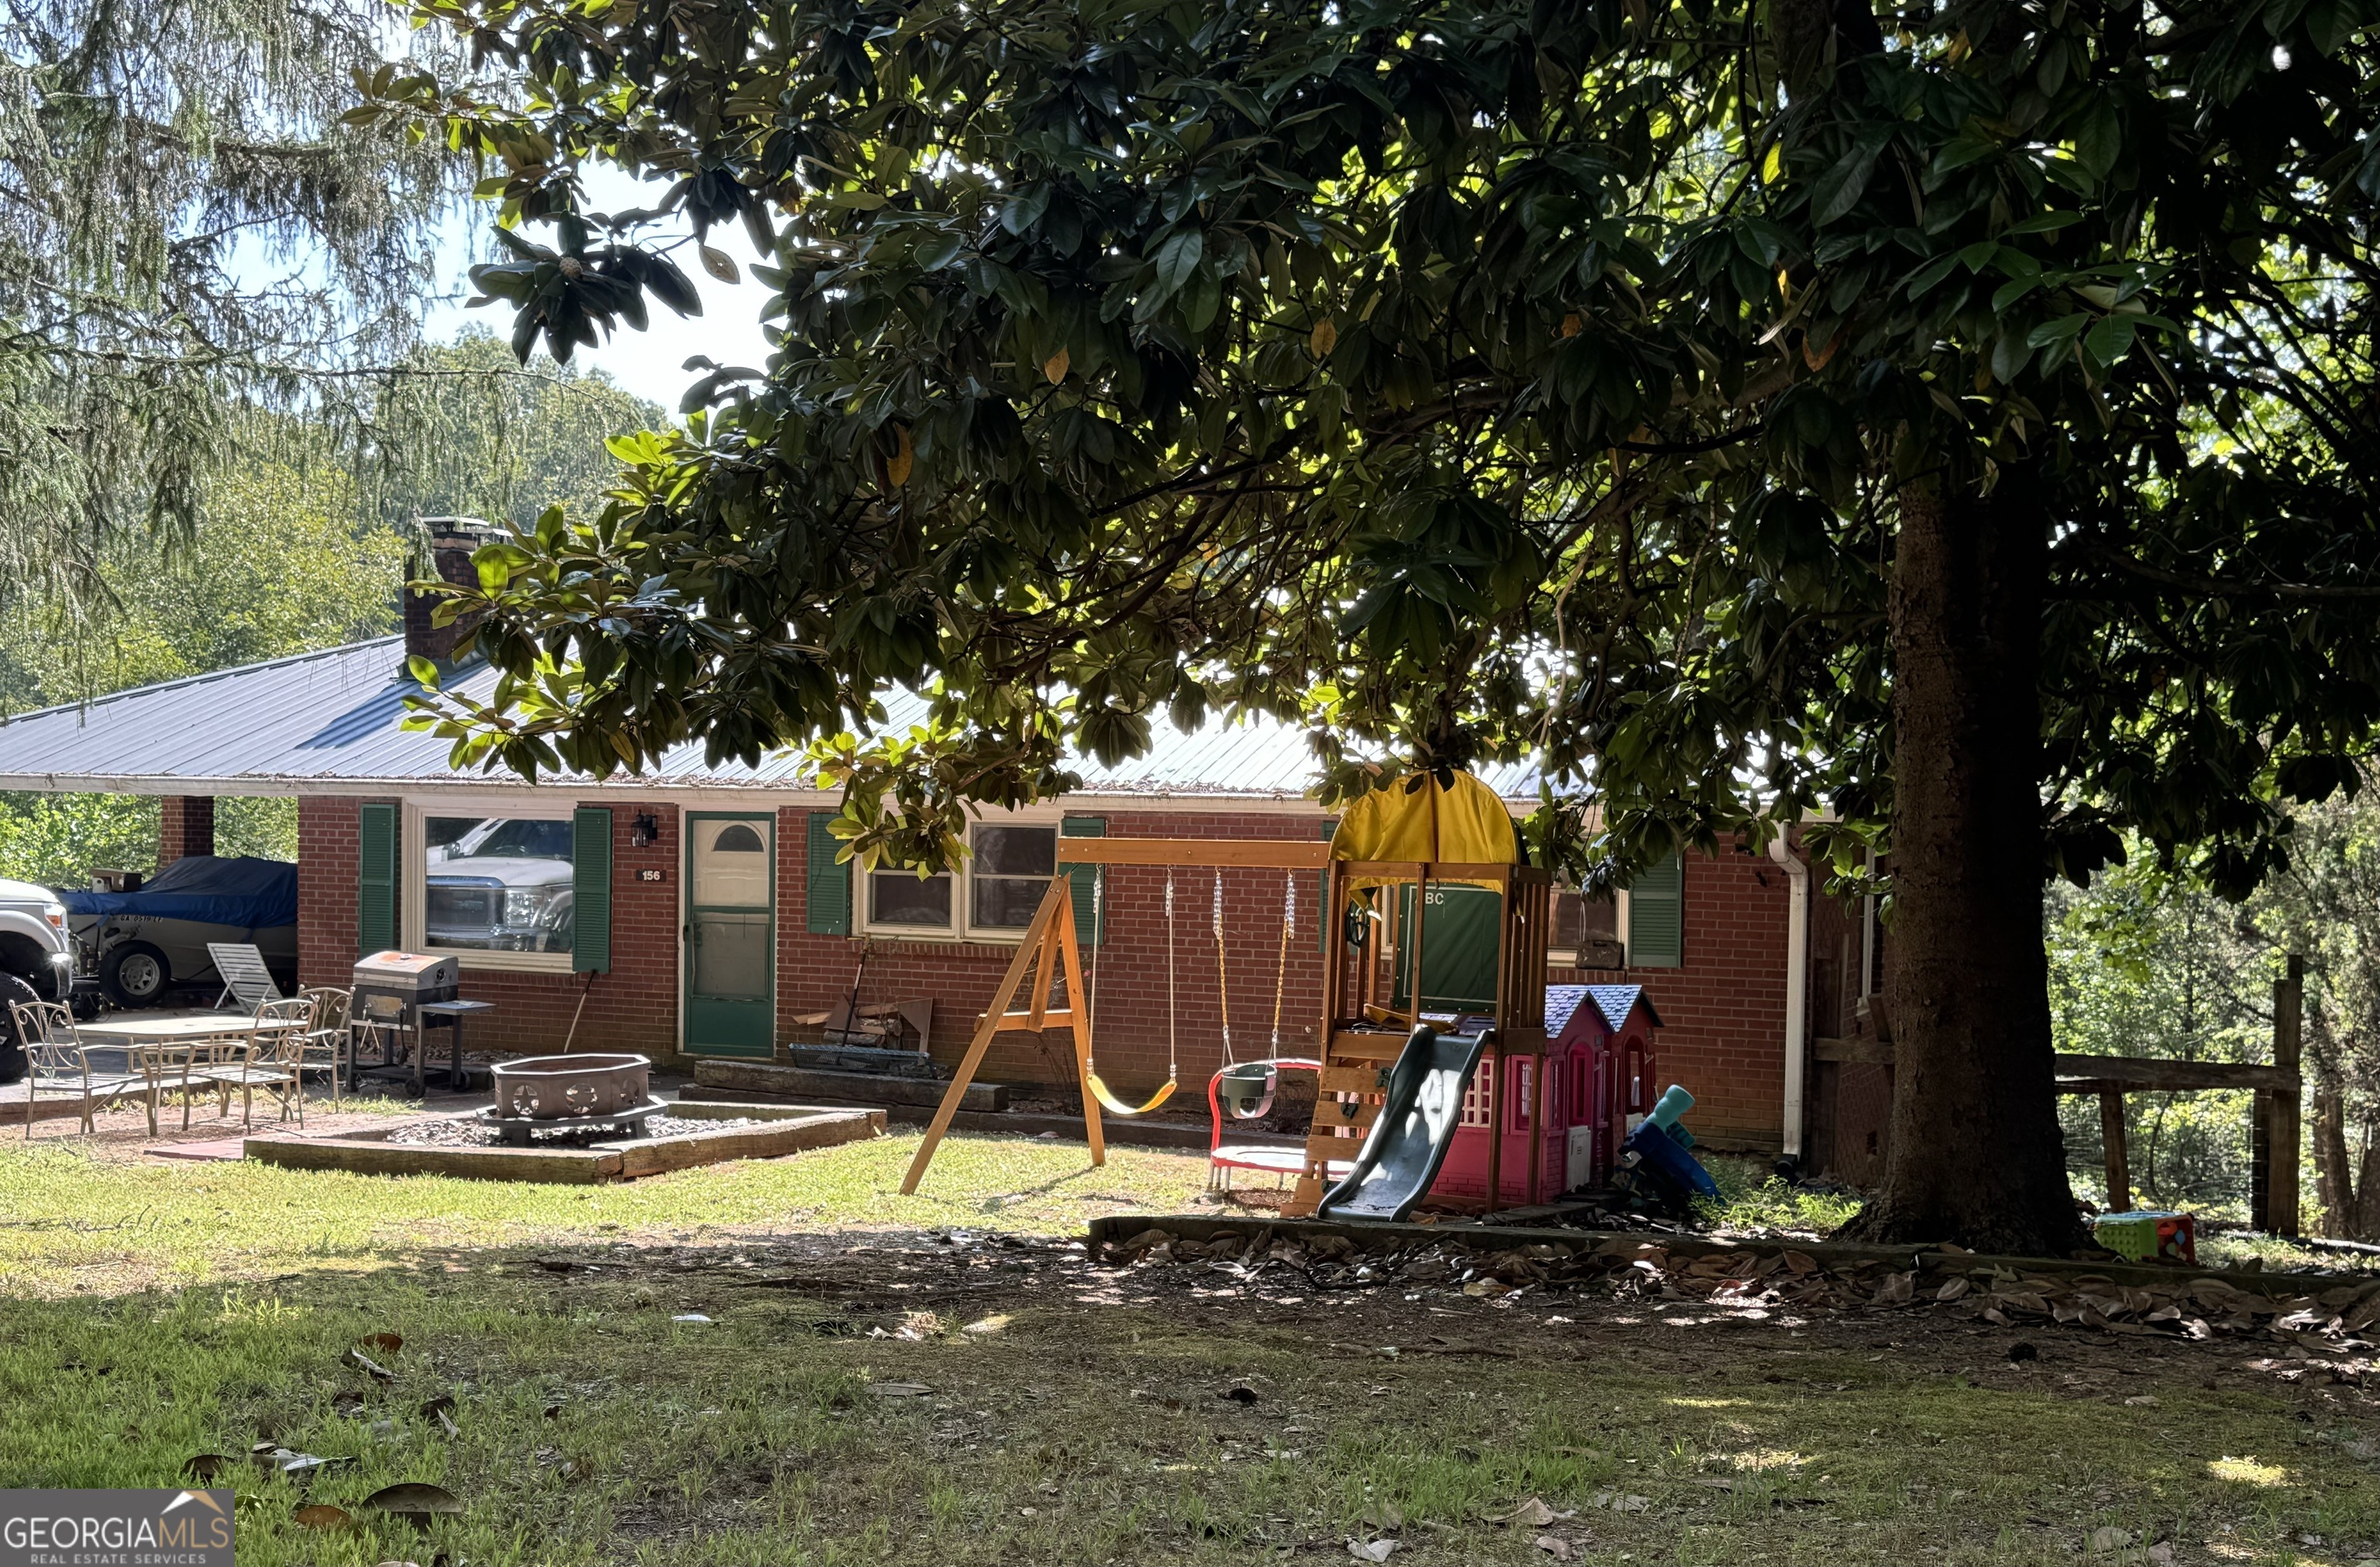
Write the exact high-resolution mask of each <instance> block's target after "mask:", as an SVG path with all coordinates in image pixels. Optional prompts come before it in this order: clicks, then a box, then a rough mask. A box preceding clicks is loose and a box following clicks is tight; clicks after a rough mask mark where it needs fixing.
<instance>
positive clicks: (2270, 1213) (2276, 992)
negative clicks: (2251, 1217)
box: [2265, 953, 2305, 1235]
mask: <svg viewBox="0 0 2380 1567" xmlns="http://www.w3.org/2000/svg"><path fill="white" fill-rule="evenodd" d="M2304 1014H2305V959H2304V958H2303V957H2301V956H2300V955H2299V954H2296V953H2291V954H2289V972H2288V974H2287V976H2286V977H2285V978H2280V979H2278V980H2276V981H2275V982H2274V984H2273V1065H2274V1066H2276V1067H2277V1068H2278V1069H2279V1070H2281V1071H2282V1072H2285V1073H2287V1074H2288V1075H2289V1080H2290V1081H2289V1086H2287V1087H2279V1088H2275V1089H2273V1090H2272V1091H2271V1092H2270V1093H2269V1094H2267V1095H2265V1101H2266V1109H2265V1113H2266V1118H2267V1131H2266V1135H2265V1141H2266V1146H2267V1147H2268V1148H2270V1149H2271V1156H2270V1160H2269V1162H2270V1169H2269V1171H2268V1172H2267V1175H2266V1179H2267V1181H2268V1183H2269V1191H2270V1194H2271V1195H2270V1196H2269V1197H2267V1199H2266V1203H2265V1219H2266V1223H2267V1226H2268V1227H2269V1228H2270V1229H2271V1231H2272V1233H2275V1234H2277V1235H2294V1234H2296V1233H2298V1159H2299V1152H2300V1148H2301V1134H2302V1131H2303V1126H2302V1117H2303V1105H2304V1102H2305V1093H2304V1090H2303V1089H2302V1088H2301V1087H2298V1086H2297V1075H2298V1072H2299V1070H2300V1067H2301V1046H2300V1029H2301V1026H2302V1024H2303V1020H2304Z"/></svg>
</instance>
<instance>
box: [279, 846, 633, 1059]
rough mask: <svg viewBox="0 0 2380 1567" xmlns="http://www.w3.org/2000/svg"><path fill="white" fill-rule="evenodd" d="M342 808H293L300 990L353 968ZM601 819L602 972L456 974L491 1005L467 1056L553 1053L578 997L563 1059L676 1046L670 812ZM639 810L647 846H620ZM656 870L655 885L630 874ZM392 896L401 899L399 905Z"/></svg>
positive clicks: (349, 851)
mask: <svg viewBox="0 0 2380 1567" xmlns="http://www.w3.org/2000/svg"><path fill="white" fill-rule="evenodd" d="M361 803H362V802H360V801H358V800H351V799H304V800H300V801H299V802H298V806H297V905H298V915H297V970H298V975H299V983H301V984H306V985H337V986H341V987H344V986H345V985H346V982H347V979H348V978H349V975H350V973H351V971H352V969H353V966H354V964H355V960H356V955H357V954H356V935H357V929H356V849H357V844H356V824H357V807H358V805H360V804H361ZM590 803H601V804H605V805H607V806H609V808H610V809H611V812H612V968H611V971H610V972H609V973H606V974H600V975H597V976H595V977H594V980H593V983H592V985H591V986H590V985H589V979H588V977H587V976H586V975H584V974H519V973H505V972H502V971H490V970H486V969H473V968H469V967H466V968H465V969H464V971H463V994H464V996H465V998H466V999H468V1000H470V1001H484V1002H495V1003H496V1010H495V1012H493V1013H492V1014H481V1015H480V1017H477V1018H474V1019H473V1020H472V1021H471V1023H470V1026H469V1033H468V1040H469V1042H470V1045H471V1048H472V1049H474V1050H503V1051H548V1050H559V1049H560V1048H561V1047H562V1044H563V1041H564V1039H565V1038H569V1037H570V1026H571V1016H572V1014H573V1012H574V1011H575V1010H577V1007H578V1003H579V1001H580V997H581V995H582V994H583V995H584V997H585V1000H586V1007H585V1010H584V1013H583V1014H582V1015H580V1017H579V1020H578V1031H577V1036H576V1038H575V1039H573V1042H572V1046H571V1048H572V1049H573V1050H582V1051H583V1050H635V1051H641V1052H643V1053H645V1054H649V1055H656V1056H659V1055H667V1054H669V1053H671V1052H672V1051H674V1050H675V1049H676V1048H677V1018H678V979H677V954H678V876H679V865H678V813H677V809H676V808H675V807H673V806H654V807H650V808H647V807H628V806H624V805H620V804H617V803H613V802H590ZM639 809H650V810H651V812H652V814H653V816H654V817H655V818H656V819H657V820H658V821H659V822H660V826H661V833H660V836H659V838H658V839H657V841H656V842H654V843H653V844H650V845H649V846H647V847H643V848H638V847H636V846H635V845H633V844H630V843H629V841H628V840H629V834H630V833H631V832H632V831H633V830H634V826H635V821H636V817H637V810H639ZM643 869H656V870H659V871H661V872H662V881H658V882H649V881H639V880H638V879H637V871H639V870H643ZM401 895H402V892H401V891H400V896H401Z"/></svg>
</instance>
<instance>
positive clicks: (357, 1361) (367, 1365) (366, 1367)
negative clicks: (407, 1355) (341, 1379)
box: [347, 1349, 396, 1382]
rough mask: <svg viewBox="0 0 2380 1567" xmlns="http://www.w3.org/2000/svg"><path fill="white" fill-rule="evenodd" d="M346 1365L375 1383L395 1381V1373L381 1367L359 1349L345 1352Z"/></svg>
mask: <svg viewBox="0 0 2380 1567" xmlns="http://www.w3.org/2000/svg"><path fill="white" fill-rule="evenodd" d="M347 1364H348V1365H350V1366H352V1367H355V1368H356V1369H357V1370H358V1371H360V1372H362V1373H363V1374H364V1375H365V1376H367V1377H370V1379H372V1380H373V1381H375V1382H394V1381H395V1380H396V1373H395V1372H394V1371H392V1370H390V1369H389V1368H388V1367H385V1366H383V1365H382V1364H380V1362H378V1361H376V1360H374V1359H373V1358H372V1357H371V1356H370V1355H368V1354H365V1353H364V1352H363V1351H361V1350H359V1349H351V1350H349V1351H347Z"/></svg>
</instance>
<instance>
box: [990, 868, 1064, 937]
mask: <svg viewBox="0 0 2380 1567" xmlns="http://www.w3.org/2000/svg"><path fill="white" fill-rule="evenodd" d="M1049 892H1050V882H1049V881H1048V879H1047V878H1032V879H1027V878H1026V877H1022V876H982V875H978V876H977V877H976V878H975V922H976V923H977V925H981V926H988V927H991V928H994V929H1002V930H1022V929H1025V928H1026V926H1028V925H1030V924H1032V923H1033V912H1034V911H1035V910H1036V909H1038V908H1039V907H1040V906H1041V900H1042V899H1043V898H1044V897H1046V896H1047V895H1048V894H1049Z"/></svg>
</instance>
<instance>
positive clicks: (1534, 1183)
mask: <svg viewBox="0 0 2380 1567" xmlns="http://www.w3.org/2000/svg"><path fill="white" fill-rule="evenodd" d="M1551 1059H1552V1058H1551V1057H1549V1056H1542V1055H1540V1056H1534V1057H1531V1058H1530V1066H1529V1099H1530V1105H1529V1206H1530V1207H1531V1208H1535V1207H1536V1205H1537V1204H1538V1203H1539V1202H1540V1201H1541V1200H1543V1198H1544V1196H1545V1177H1546V1078H1547V1076H1548V1072H1547V1070H1546V1063H1548V1061H1549V1060H1551Z"/></svg>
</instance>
